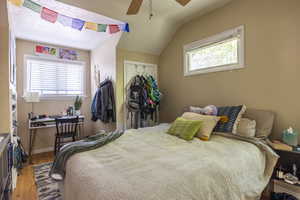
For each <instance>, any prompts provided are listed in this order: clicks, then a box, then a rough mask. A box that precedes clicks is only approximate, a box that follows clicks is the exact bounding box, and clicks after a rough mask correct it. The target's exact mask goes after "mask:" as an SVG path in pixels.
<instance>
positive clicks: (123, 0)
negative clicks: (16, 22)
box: [59, 0, 231, 54]
mask: <svg viewBox="0 0 300 200" xmlns="http://www.w3.org/2000/svg"><path fill="white" fill-rule="evenodd" d="M59 1H61V2H63V3H67V4H70V5H73V6H77V7H80V8H83V9H86V10H89V11H93V12H96V13H99V14H101V15H104V16H107V17H110V18H113V19H117V20H120V21H125V22H128V23H129V24H130V26H131V33H129V34H127V33H125V34H123V36H122V38H121V40H120V43H119V47H120V48H124V49H128V50H131V51H138V52H145V53H152V54H160V53H161V51H162V50H163V49H164V48H165V47H166V45H167V44H168V43H169V41H170V40H171V39H172V36H173V34H174V33H175V32H176V30H177V29H178V28H179V27H180V26H181V25H182V24H184V23H185V22H187V21H189V20H191V19H192V18H194V17H196V16H201V15H203V14H206V13H208V12H210V11H212V10H214V9H216V8H218V7H221V6H224V5H225V4H227V3H229V2H230V1H231V0H191V2H190V3H189V4H188V5H187V6H185V7H182V6H181V5H179V4H178V3H177V2H176V1H175V0H153V13H154V17H153V18H152V20H149V0H144V3H143V5H142V8H141V10H140V12H139V13H138V15H131V16H128V15H126V11H127V9H128V7H129V5H130V2H131V0H109V1H108V0H59Z"/></svg>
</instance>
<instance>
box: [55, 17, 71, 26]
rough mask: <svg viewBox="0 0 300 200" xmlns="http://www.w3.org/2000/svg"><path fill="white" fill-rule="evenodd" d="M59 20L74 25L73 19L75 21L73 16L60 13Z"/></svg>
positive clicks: (65, 24) (64, 23)
mask: <svg viewBox="0 0 300 200" xmlns="http://www.w3.org/2000/svg"><path fill="white" fill-rule="evenodd" d="M57 21H58V22H59V23H61V24H62V25H64V26H68V27H72V21H73V19H72V17H68V16H66V15H61V14H58V17H57Z"/></svg>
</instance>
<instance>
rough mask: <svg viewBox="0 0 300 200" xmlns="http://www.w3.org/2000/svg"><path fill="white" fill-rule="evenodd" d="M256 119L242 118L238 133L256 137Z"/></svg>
mask: <svg viewBox="0 0 300 200" xmlns="http://www.w3.org/2000/svg"><path fill="white" fill-rule="evenodd" d="M255 130H256V121H255V120H251V119H248V118H242V119H241V120H240V121H239V123H238V125H237V132H236V134H237V135H240V136H244V137H255Z"/></svg>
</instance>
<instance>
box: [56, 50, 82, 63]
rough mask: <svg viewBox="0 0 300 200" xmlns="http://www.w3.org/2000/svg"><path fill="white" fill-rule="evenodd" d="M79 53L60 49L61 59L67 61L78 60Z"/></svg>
mask: <svg viewBox="0 0 300 200" xmlns="http://www.w3.org/2000/svg"><path fill="white" fill-rule="evenodd" d="M77 57H78V54H77V51H75V50H71V49H63V48H60V49H59V58H60V59H65V60H77Z"/></svg>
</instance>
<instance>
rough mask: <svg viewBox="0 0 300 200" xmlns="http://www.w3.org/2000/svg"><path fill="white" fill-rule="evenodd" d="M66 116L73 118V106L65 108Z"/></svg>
mask: <svg viewBox="0 0 300 200" xmlns="http://www.w3.org/2000/svg"><path fill="white" fill-rule="evenodd" d="M67 115H68V116H73V115H74V107H73V106H69V107H68V108H67Z"/></svg>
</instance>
